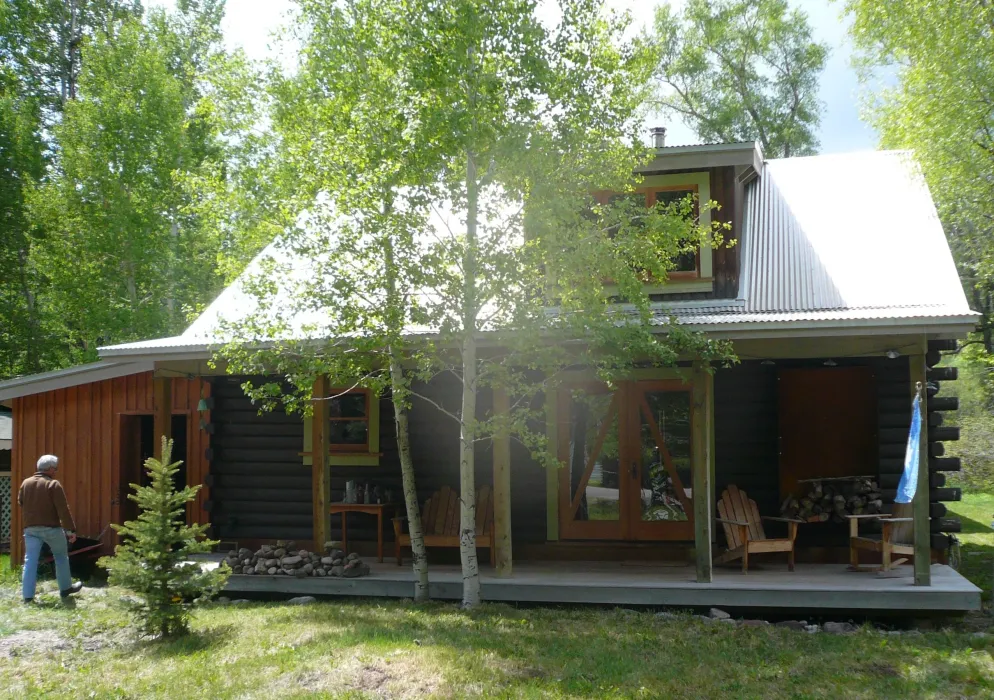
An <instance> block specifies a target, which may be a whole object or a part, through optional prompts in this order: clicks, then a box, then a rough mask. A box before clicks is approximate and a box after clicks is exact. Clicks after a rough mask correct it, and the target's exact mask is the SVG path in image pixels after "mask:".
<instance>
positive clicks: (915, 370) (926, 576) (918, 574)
mask: <svg viewBox="0 0 994 700" xmlns="http://www.w3.org/2000/svg"><path fill="white" fill-rule="evenodd" d="M927 349H928V344H927V343H926V342H925V341H922V347H921V350H920V352H919V353H918V354H915V355H912V356H911V357H910V358H908V359H909V360H910V364H911V388H912V390H914V388H915V383H916V382H921V386H922V395H921V412H922V428H921V436H920V437H919V439H918V488H917V491H916V492H915V498H914V503H913V505H912V511H913V513H914V519H915V585H916V586H931V585H932V542H931V539H932V535H931V531H930V529H929V479H928V462H929V454H928V386H927V384H926V381H925V372H926V366H925V351H926V350H927Z"/></svg>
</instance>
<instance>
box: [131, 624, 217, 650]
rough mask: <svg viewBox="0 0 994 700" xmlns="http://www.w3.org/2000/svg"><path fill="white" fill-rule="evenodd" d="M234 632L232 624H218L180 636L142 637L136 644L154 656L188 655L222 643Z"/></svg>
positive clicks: (213, 647)
mask: <svg viewBox="0 0 994 700" xmlns="http://www.w3.org/2000/svg"><path fill="white" fill-rule="evenodd" d="M234 632H235V626H234V625H218V626H216V627H211V628H209V629H205V630H191V631H190V632H188V633H187V634H184V635H182V636H180V637H173V638H168V639H142V640H140V641H139V642H138V646H140V647H141V648H142V649H143V650H145V651H147V652H148V653H149V654H150V655H151V656H155V657H183V656H190V655H192V654H198V653H200V652H202V651H209V650H211V649H215V648H217V647H220V646H222V645H224V644H225V643H227V641H228V640H229V639H231V637H232V635H233V634H234Z"/></svg>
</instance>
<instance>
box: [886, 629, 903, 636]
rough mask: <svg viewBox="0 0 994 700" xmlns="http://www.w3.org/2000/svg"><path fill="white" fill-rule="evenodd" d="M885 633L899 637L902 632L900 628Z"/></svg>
mask: <svg viewBox="0 0 994 700" xmlns="http://www.w3.org/2000/svg"><path fill="white" fill-rule="evenodd" d="M887 634H888V635H890V636H891V637H900V636H901V635H902V634H904V633H903V632H901V630H890V631H889V632H887Z"/></svg>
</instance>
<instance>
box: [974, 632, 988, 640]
mask: <svg viewBox="0 0 994 700" xmlns="http://www.w3.org/2000/svg"><path fill="white" fill-rule="evenodd" d="M970 638H971V639H987V633H986V632H974V633H973V634H971V635H970Z"/></svg>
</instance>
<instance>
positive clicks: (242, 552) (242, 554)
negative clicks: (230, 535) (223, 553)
mask: <svg viewBox="0 0 994 700" xmlns="http://www.w3.org/2000/svg"><path fill="white" fill-rule="evenodd" d="M250 556H252V550H251V549H246V548H245V547H242V548H241V549H239V550H238V558H239V559H244V558H245V557H250Z"/></svg>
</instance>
